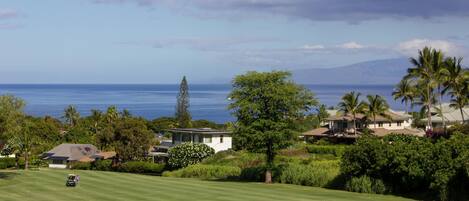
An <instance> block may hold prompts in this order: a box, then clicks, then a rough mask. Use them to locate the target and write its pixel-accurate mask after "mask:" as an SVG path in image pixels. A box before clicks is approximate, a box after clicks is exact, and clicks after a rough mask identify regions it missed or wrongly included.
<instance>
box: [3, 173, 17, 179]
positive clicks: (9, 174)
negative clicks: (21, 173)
mask: <svg viewBox="0 0 469 201" xmlns="http://www.w3.org/2000/svg"><path fill="white" fill-rule="evenodd" d="M17 175H18V173H16V172H0V179H12V178H13V177H15V176H17Z"/></svg>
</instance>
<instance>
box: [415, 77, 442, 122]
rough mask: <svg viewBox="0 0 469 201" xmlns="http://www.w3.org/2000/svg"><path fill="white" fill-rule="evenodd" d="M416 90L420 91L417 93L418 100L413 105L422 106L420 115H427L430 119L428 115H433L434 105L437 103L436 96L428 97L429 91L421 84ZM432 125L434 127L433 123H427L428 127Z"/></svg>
mask: <svg viewBox="0 0 469 201" xmlns="http://www.w3.org/2000/svg"><path fill="white" fill-rule="evenodd" d="M416 88H417V89H420V90H417V91H416V97H417V98H416V99H415V100H414V102H413V103H412V105H418V106H421V108H420V113H421V114H427V118H428V114H431V108H432V105H433V104H434V103H436V97H435V94H433V93H430V96H428V93H427V90H426V89H425V87H423V86H421V84H419V85H418V86H417V87H416ZM431 125H432V124H431V121H430V122H428V121H427V127H428V126H431Z"/></svg>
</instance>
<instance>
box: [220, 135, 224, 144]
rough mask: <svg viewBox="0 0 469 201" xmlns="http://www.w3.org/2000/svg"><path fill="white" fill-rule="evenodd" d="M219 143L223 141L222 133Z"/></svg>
mask: <svg viewBox="0 0 469 201" xmlns="http://www.w3.org/2000/svg"><path fill="white" fill-rule="evenodd" d="M220 143H223V135H220Z"/></svg>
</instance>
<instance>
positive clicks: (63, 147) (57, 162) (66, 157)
mask: <svg viewBox="0 0 469 201" xmlns="http://www.w3.org/2000/svg"><path fill="white" fill-rule="evenodd" d="M115 155H116V153H115V152H100V151H99V150H98V149H97V148H96V147H95V146H94V145H92V144H60V145H58V146H56V147H54V148H53V149H51V150H50V151H48V152H46V153H44V154H43V159H44V160H47V161H48V163H49V168H68V167H70V164H71V163H72V162H93V161H95V160H99V159H101V160H104V159H110V158H113V157H114V156H115Z"/></svg>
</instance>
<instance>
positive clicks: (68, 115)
mask: <svg viewBox="0 0 469 201" xmlns="http://www.w3.org/2000/svg"><path fill="white" fill-rule="evenodd" d="M63 118H65V121H66V122H67V123H68V125H69V126H70V127H74V126H76V125H77V124H78V121H79V120H80V113H78V111H77V109H76V108H75V106H73V105H69V106H68V107H67V108H65V110H64V116H63Z"/></svg>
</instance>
